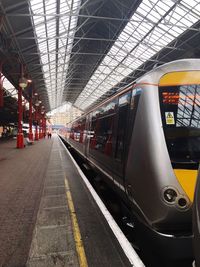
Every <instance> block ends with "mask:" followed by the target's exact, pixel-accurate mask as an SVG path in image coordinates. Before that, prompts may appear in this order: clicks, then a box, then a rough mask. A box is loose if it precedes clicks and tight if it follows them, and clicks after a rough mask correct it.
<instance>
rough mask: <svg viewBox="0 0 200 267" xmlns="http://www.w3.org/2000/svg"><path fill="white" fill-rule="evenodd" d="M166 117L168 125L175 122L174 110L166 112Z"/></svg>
mask: <svg viewBox="0 0 200 267" xmlns="http://www.w3.org/2000/svg"><path fill="white" fill-rule="evenodd" d="M165 119H166V124H167V125H170V124H171V125H172V124H175V120H174V112H165Z"/></svg>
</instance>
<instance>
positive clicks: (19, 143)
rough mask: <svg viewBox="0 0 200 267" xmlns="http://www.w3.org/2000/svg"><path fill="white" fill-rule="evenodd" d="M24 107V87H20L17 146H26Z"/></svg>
mask: <svg viewBox="0 0 200 267" xmlns="http://www.w3.org/2000/svg"><path fill="white" fill-rule="evenodd" d="M22 120H23V108H22V88H21V87H19V89H18V132H17V148H24V135H23V131H22Z"/></svg>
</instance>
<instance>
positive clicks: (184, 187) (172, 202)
mask: <svg viewBox="0 0 200 267" xmlns="http://www.w3.org/2000/svg"><path fill="white" fill-rule="evenodd" d="M67 142H68V143H69V144H70V145H71V146H72V147H73V148H74V149H75V150H77V151H78V152H79V153H80V154H81V155H82V157H83V158H84V159H85V160H87V162H88V163H89V164H91V165H92V166H94V167H95V168H96V169H97V170H98V171H99V172H100V173H101V174H102V175H103V177H104V179H105V180H107V181H108V183H109V184H110V186H112V187H113V189H114V190H115V191H116V192H117V193H118V195H119V197H120V198H121V199H122V200H123V202H126V204H127V206H128V207H129V209H130V212H131V213H132V214H133V215H134V216H135V217H136V218H137V219H138V220H139V221H140V224H141V225H142V226H143V227H144V231H146V233H147V235H148V236H150V237H151V238H155V239H157V240H159V244H160V243H161V244H162V243H163V244H164V246H165V245H166V244H167V247H168V252H169V254H173V252H174V248H176V247H182V248H183V249H184V250H187V253H185V252H184V253H185V254H184V256H186V254H190V253H191V250H192V246H191V236H192V232H191V214H192V213H191V207H192V203H193V196H194V187H195V183H196V175H197V169H198V165H199V158H200V60H199V59H184V60H178V61H174V62H170V63H168V64H165V65H162V66H160V67H158V68H155V69H153V70H152V71H151V72H149V73H147V74H145V75H144V76H142V77H141V78H140V79H138V80H136V82H135V83H134V84H133V85H131V86H130V87H128V88H125V89H124V90H122V91H120V92H119V93H117V94H116V95H114V96H112V97H111V98H109V99H108V100H106V101H104V102H103V103H102V104H100V105H98V106H97V107H96V108H94V109H92V110H91V111H90V112H88V113H87V114H85V115H84V116H82V117H81V118H79V119H77V120H76V121H75V122H73V124H72V128H71V133H70V138H69V139H68V140H67ZM181 254H183V251H180V255H179V256H180V257H181ZM182 256H183V255H182Z"/></svg>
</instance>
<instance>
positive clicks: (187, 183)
mask: <svg viewBox="0 0 200 267" xmlns="http://www.w3.org/2000/svg"><path fill="white" fill-rule="evenodd" d="M174 172H175V175H176V177H177V179H178V181H179V183H180V185H181V186H182V188H183V190H184V191H185V193H186V194H187V196H188V197H189V199H190V201H192V202H193V199H194V190H195V185H196V179H197V170H182V169H174Z"/></svg>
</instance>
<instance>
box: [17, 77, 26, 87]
mask: <svg viewBox="0 0 200 267" xmlns="http://www.w3.org/2000/svg"><path fill="white" fill-rule="evenodd" d="M27 85H28V81H27V79H26V78H25V77H21V78H20V79H19V86H20V87H21V88H22V89H24V88H25V87H27Z"/></svg>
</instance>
